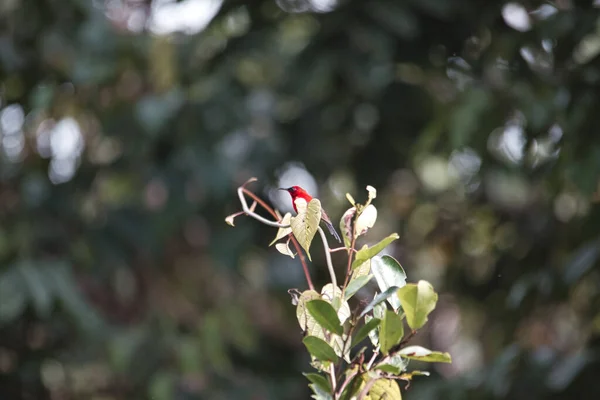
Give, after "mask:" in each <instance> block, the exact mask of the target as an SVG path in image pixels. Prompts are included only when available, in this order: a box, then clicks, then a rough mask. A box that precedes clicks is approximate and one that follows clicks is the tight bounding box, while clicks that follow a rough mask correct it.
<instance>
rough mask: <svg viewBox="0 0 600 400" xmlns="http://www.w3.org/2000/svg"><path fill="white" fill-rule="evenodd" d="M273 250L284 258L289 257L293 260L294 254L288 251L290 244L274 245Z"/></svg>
mask: <svg viewBox="0 0 600 400" xmlns="http://www.w3.org/2000/svg"><path fill="white" fill-rule="evenodd" d="M275 248H276V249H277V251H278V252H280V253H281V254H283V255H284V256H289V257H292V258H294V257H295V255H294V252H293V251H292V250H291V249H290V242H289V241H288V242H285V243H277V244H276V245H275Z"/></svg>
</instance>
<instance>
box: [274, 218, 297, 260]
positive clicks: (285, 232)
mask: <svg viewBox="0 0 600 400" xmlns="http://www.w3.org/2000/svg"><path fill="white" fill-rule="evenodd" d="M291 219H292V214H290V213H286V214H285V215H284V216H283V218H282V219H281V221H280V223H281V224H285V225H290V221H291ZM290 233H292V227H291V226H288V227H287V228H279V230H278V231H277V235H275V239H273V241H272V242H271V243H269V246H272V245H273V243H275V242H276V241H278V240H280V239H283V238H284V237H286V236H287V235H289V234H290ZM292 258H293V257H292Z"/></svg>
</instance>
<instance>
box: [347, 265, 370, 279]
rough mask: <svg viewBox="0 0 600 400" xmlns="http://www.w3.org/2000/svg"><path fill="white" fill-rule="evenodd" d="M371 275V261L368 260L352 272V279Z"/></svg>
mask: <svg viewBox="0 0 600 400" xmlns="http://www.w3.org/2000/svg"><path fill="white" fill-rule="evenodd" d="M370 273H371V260H366V261H365V262H363V263H362V264H360V265H358V266H357V267H356V268H354V269H353V270H352V278H351V279H357V278H359V277H361V276H365V275H369V274H370Z"/></svg>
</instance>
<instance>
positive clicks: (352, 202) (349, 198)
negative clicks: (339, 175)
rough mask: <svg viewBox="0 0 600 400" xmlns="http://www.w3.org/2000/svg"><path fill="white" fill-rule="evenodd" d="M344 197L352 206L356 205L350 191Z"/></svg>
mask: <svg viewBox="0 0 600 400" xmlns="http://www.w3.org/2000/svg"><path fill="white" fill-rule="evenodd" d="M346 198H347V199H348V201H349V202H350V204H352V206H353V207H356V202H355V201H354V197H352V195H351V194H350V193H346Z"/></svg>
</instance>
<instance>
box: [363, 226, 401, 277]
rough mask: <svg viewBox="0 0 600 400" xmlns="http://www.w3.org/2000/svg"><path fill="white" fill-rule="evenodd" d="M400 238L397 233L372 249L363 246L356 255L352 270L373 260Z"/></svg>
mask: <svg viewBox="0 0 600 400" xmlns="http://www.w3.org/2000/svg"><path fill="white" fill-rule="evenodd" d="M398 238H400V236H398V234H397V233H392V234H391V235H390V236H388V237H386V238H385V239H383V240H382V241H381V242H379V243H377V244H376V245H374V246H372V247H367V246H363V248H362V249H360V250H359V251H358V253H356V258H355V259H354V262H353V263H352V269H354V268H356V267H358V266H359V265H360V264H362V263H363V262H365V261H366V260H368V259H371V258H373V257H374V256H376V255H377V253H379V252H380V251H381V250H383V249H385V248H386V246H387V245H389V244H390V243H392V242H393V241H394V240H396V239H398Z"/></svg>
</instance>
